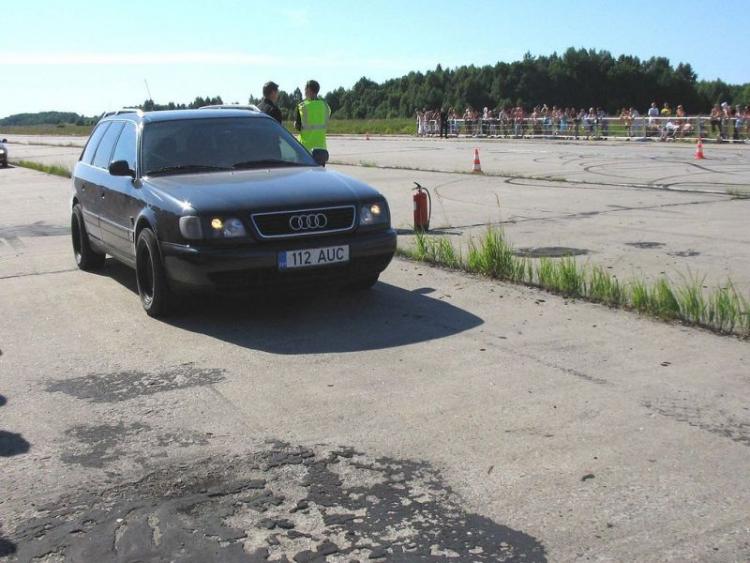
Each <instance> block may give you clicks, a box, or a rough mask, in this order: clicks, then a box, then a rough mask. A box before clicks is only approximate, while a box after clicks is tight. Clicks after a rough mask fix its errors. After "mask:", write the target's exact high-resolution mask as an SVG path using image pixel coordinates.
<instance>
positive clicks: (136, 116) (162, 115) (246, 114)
mask: <svg viewBox="0 0 750 563" xmlns="http://www.w3.org/2000/svg"><path fill="white" fill-rule="evenodd" d="M226 117H243V118H246V119H272V118H270V117H269V116H268V115H266V114H265V113H261V112H255V111H248V110H247V109H221V110H217V111H205V110H200V109H176V110H164V111H149V112H141V111H135V110H133V111H123V112H118V113H113V114H112V115H107V116H105V117H104V118H102V119H101V121H115V120H120V121H122V120H127V121H134V122H136V123H158V122H161V121H178V120H181V119H220V118H226Z"/></svg>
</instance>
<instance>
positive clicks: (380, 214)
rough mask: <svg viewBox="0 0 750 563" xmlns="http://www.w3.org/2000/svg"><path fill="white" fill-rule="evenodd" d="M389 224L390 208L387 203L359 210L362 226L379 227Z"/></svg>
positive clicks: (376, 203) (365, 206) (378, 203)
mask: <svg viewBox="0 0 750 563" xmlns="http://www.w3.org/2000/svg"><path fill="white" fill-rule="evenodd" d="M387 222H388V208H387V207H386V205H385V203H380V202H375V203H368V204H366V205H363V206H362V208H361V209H360V210H359V224H360V225H377V224H379V223H387Z"/></svg>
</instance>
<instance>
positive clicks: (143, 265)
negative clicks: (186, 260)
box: [135, 228, 172, 318]
mask: <svg viewBox="0 0 750 563" xmlns="http://www.w3.org/2000/svg"><path fill="white" fill-rule="evenodd" d="M135 276H136V281H137V282H138V295H139V297H140V298H141V304H142V305H143V309H144V310H145V311H146V314H147V315H148V316H149V317H154V318H156V317H163V316H166V315H167V314H168V313H169V310H170V304H171V301H172V292H171V291H170V289H169V285H168V283H167V278H166V276H165V275H164V266H163V264H162V261H161V253H160V252H159V244H158V242H157V240H156V235H154V232H153V231H152V230H151V229H148V228H145V229H143V230H142V231H141V232H140V233H139V234H138V242H136V246H135Z"/></svg>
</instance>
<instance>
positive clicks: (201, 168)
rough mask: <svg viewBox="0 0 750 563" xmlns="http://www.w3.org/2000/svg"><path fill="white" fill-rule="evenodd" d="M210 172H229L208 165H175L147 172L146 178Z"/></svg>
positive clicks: (224, 167) (224, 168) (223, 167)
mask: <svg viewBox="0 0 750 563" xmlns="http://www.w3.org/2000/svg"><path fill="white" fill-rule="evenodd" d="M212 170H231V168H227V167H226V166H212V165H210V164H177V165H175V166H165V167H163V168H157V169H156V170H149V171H148V172H147V173H146V176H154V175H156V174H179V173H182V172H185V173H187V172H210V171H212Z"/></svg>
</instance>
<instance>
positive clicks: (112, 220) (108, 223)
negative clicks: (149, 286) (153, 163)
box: [102, 122, 141, 261]
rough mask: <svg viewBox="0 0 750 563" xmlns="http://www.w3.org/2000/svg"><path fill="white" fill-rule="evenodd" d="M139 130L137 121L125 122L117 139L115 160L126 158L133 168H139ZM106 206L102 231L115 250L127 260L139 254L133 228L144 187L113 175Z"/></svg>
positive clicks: (110, 179) (113, 159) (106, 240)
mask: <svg viewBox="0 0 750 563" xmlns="http://www.w3.org/2000/svg"><path fill="white" fill-rule="evenodd" d="M137 147H138V134H137V128H136V125H135V123H132V122H125V124H124V125H123V128H122V131H121V132H120V136H119V138H118V139H117V143H116V145H115V148H114V151H113V153H112V156H111V157H110V161H111V162H115V161H118V160H124V161H126V162H127V163H128V166H129V168H130V169H131V170H133V172H135V171H136V170H137V158H136V155H137ZM107 185H108V189H107V192H106V196H105V202H106V204H105V205H104V208H103V209H102V235H103V237H104V242H105V243H106V244H107V247H108V248H110V249H111V251H112V253H116V254H117V256H118V257H119V258H121V259H124V260H126V261H129V260H132V259H134V258H135V255H134V251H133V232H134V231H133V228H134V224H135V219H136V217H137V216H138V213H139V212H140V209H141V200H140V189H139V188H137V187H136V186H135V184H134V182H133V178H131V177H130V176H111V175H110V177H109V181H108V183H107Z"/></svg>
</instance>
